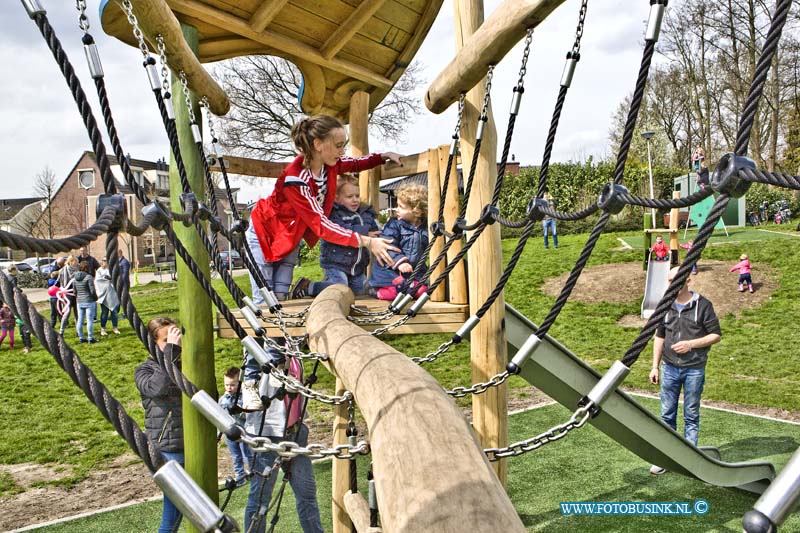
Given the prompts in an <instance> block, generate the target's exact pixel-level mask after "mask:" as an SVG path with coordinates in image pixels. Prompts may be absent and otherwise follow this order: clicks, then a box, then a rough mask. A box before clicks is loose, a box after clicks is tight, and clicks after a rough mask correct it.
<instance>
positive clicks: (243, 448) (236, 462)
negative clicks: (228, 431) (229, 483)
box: [225, 435, 253, 481]
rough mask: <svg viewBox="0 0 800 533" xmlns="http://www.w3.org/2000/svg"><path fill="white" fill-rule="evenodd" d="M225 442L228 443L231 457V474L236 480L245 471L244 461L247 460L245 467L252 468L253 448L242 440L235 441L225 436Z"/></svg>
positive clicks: (240, 477)
mask: <svg viewBox="0 0 800 533" xmlns="http://www.w3.org/2000/svg"><path fill="white" fill-rule="evenodd" d="M225 444H227V445H228V451H229V452H231V459H233V475H234V477H235V479H236V481H239V480H240V479H242V478H244V476H245V474H246V473H247V472H246V471H245V469H244V461H245V459H246V460H247V467H248V468H249V469H250V470H252V469H253V450H252V449H251V448H250V446H248V445H247V444H245V443H244V442H242V441H239V442H236V441H235V440H231V439H229V438H228V436H227V435H226V436H225Z"/></svg>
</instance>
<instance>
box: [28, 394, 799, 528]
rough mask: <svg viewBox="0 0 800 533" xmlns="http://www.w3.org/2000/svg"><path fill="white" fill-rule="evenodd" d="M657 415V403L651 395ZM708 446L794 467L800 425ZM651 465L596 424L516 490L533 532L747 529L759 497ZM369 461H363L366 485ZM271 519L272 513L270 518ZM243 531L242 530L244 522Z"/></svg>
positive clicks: (731, 431) (289, 509)
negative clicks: (692, 511) (627, 505)
mask: <svg viewBox="0 0 800 533" xmlns="http://www.w3.org/2000/svg"><path fill="white" fill-rule="evenodd" d="M643 403H644V404H645V405H646V406H647V407H648V408H649V409H651V410H657V409H658V402H657V401H655V400H649V399H645V400H644V401H643ZM568 416H569V412H568V411H567V410H566V409H564V408H563V407H560V406H557V405H552V406H548V407H544V408H540V409H535V410H533V411H528V412H525V413H520V414H517V415H514V416H512V417H511V418H510V423H509V430H510V433H511V438H512V440H522V439H525V438H528V437H530V436H532V434H534V433H540V432H542V431H544V430H545V429H547V428H548V427H551V426H553V425H556V424H559V423H562V422H563V421H564V420H565V419H566V418H567V417H568ZM702 417H703V418H702V430H703V432H702V436H701V442H702V443H703V444H710V445H715V446H718V447H719V448H720V451H721V453H722V458H723V460H728V461H752V460H767V461H771V462H773V463H774V464H775V465H776V466H777V467H778V468H780V466H782V465H783V464H785V463H786V461H787V460H788V459H789V457H790V456H791V453H792V452H793V451H794V449H795V448H796V447H797V445H798V440H799V439H800V426H796V425H792V424H787V423H781V422H775V421H770V420H764V419H759V418H754V417H750V416H746V415H737V414H732V413H726V412H720V411H715V410H710V409H703V413H702ZM649 466H650V465H647V464H645V463H644V462H643V461H641V460H640V459H639V458H638V457H636V456H634V455H633V454H631V453H630V452H628V451H626V450H625V449H624V448H622V447H620V446H619V445H617V444H616V442H614V441H613V440H611V439H610V438H608V437H606V436H605V435H604V434H603V433H601V432H599V431H597V430H595V429H594V428H593V427H587V428H585V429H582V430H579V431H576V432H573V433H571V434H570V435H569V436H568V437H567V438H565V439H563V440H561V441H559V442H557V443H553V444H551V445H548V446H545V447H544V448H542V449H541V450H538V451H535V452H531V453H528V454H526V455H524V456H521V457H517V458H512V459H510V460H509V473H508V479H509V483H508V492H509V496H510V497H511V500H512V502H514V505H515V507H516V509H517V512H518V513H519V515H520V517H521V518H522V520H523V522H524V523H525V525H526V526H527V528H528V530H529V531H554V532H560V531H568V530H572V531H592V532H595V531H608V532H612V531H613V532H628V531H630V532H640V531H660V532H670V531H675V532H683V531H740V530H741V519H742V515H743V514H744V513H745V512H746V511H747V510H748V509H749V508H750V507H751V506H752V505H753V503H755V500H756V496H755V495H752V494H749V493H746V492H743V491H740V490H737V489H723V488H717V487H712V486H709V485H706V484H704V483H702V482H700V481H697V480H694V479H689V478H686V477H683V476H680V475H678V474H670V473H667V474H665V475H663V476H652V475H650V474H649V473H648V468H649ZM365 467H366V462H362V463H361V464H360V465H359V479H360V482H361V483H363V482H364V478H365V470H364V468H365ZM316 476H317V484H318V494H319V503H320V508H321V514H322V523H323V524H328V525H329V524H330V463H329V462H323V463H318V464H317V465H316ZM698 498H702V499H704V500H706V501H707V502H708V503H709V506H710V510H709V512H708V513H707V514H706V515H703V516H679V517H676V516H651V517H641V516H563V515H562V514H561V511H560V507H559V503H560V502H577V501H581V502H587V501H591V502H633V501H637V502H665V501H677V502H685V501H689V502H692V501H694V500H696V499H698ZM245 499H246V492H245V491H244V490H240V491H236V493H235V494H234V498H233V499H232V500H231V504H230V506H229V508H228V509H227V512H229V513H230V514H232V516H234V518H236V519H237V520H242V518H243V516H244V504H245ZM160 512H161V509H160V502H152V503H148V504H143V505H137V506H134V507H129V508H126V509H122V510H118V511H112V512H108V513H103V514H99V515H95V516H92V517H87V518H82V519H79V520H74V521H71V522H67V523H64V524H59V525H55V526H50V527H46V528H41V529H39V530H38V531H42V532H46V533H93V532H97V533H123V532H139V531H145V530H147V531H153V530H154V529H155V528H156V527H157V524H158V520H159V517H160ZM280 514H281V518H280V521H279V524H278V527H277V528H276V531H277V532H295V531H300V527H299V524H298V522H297V513H296V512H295V510H294V499H293V495H292V491H291V490H289V489H287V491H286V497H285V501H284V503H283V506H282V508H281V513H280ZM270 516H271V515H270ZM240 525H242V524H241V523H240ZM799 528H800V517H798V516H797V515H793V516H792V517H790V519H789V520H788V521H787V522H786V523H785V524H784V527H783V529H782V531H797V530H798V529H799Z"/></svg>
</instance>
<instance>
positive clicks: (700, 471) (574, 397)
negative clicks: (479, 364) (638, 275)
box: [505, 262, 775, 494]
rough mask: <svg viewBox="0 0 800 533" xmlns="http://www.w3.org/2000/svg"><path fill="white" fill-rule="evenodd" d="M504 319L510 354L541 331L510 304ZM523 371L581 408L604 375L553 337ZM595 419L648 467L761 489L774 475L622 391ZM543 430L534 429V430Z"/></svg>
mask: <svg viewBox="0 0 800 533" xmlns="http://www.w3.org/2000/svg"><path fill="white" fill-rule="evenodd" d="M665 263H666V264H667V265H669V263H668V262H665ZM505 323H506V339H507V342H508V344H509V358H511V357H513V354H514V353H515V352H516V348H517V347H519V346H521V345H522V343H524V342H525V340H526V339H527V338H528V337H529V336H530V335H531V334H532V333H533V332H534V331H536V326H535V325H534V324H533V323H532V322H531V321H530V320H528V319H527V318H526V317H525V316H523V315H522V314H521V313H519V312H518V311H517V310H516V309H514V308H513V307H511V306H510V305H506V319H505ZM520 376H521V377H522V378H523V379H525V380H526V381H528V382H529V383H530V384H531V385H534V386H535V387H537V388H538V389H540V390H541V391H542V392H544V393H545V394H547V395H548V396H550V397H551V398H553V399H554V400H556V401H557V402H559V403H560V404H561V405H564V406H565V407H567V409H569V410H571V411H574V410H575V409H576V408H577V406H578V401H579V400H580V399H581V398H583V397H584V396H585V395H586V394H588V393H589V391H590V390H591V389H592V387H593V386H594V385H595V384H596V383H597V382H598V380H599V379H600V377H601V376H600V374H598V373H597V372H595V370H594V369H592V368H591V367H590V366H589V365H587V364H586V363H584V362H583V361H582V360H581V359H580V358H578V357H577V356H576V355H575V354H573V353H572V352H570V351H569V350H568V349H567V348H565V347H564V346H562V345H561V344H559V343H558V342H557V341H555V340H554V339H552V338H551V337H549V336H547V337H545V339H544V340H543V341H542V342H541V343H540V345H539V346H538V347H537V348H536V350H534V352H533V354H532V355H531V357H530V359H529V360H528V361H527V362H526V363H525V365H524V366H523V367H522V372H521V374H520ZM681 409H682V408H681ZM590 422H591V424H593V425H594V426H595V427H596V428H597V429H599V430H600V431H602V432H603V433H605V434H606V435H608V436H609V437H611V438H612V439H614V440H616V441H617V442H619V443H620V444H621V445H623V446H624V447H625V448H627V449H628V450H630V451H631V452H633V453H635V454H636V455H638V456H639V457H641V458H642V460H643V465H642V467H643V468H644V467H649V465H650V464H657V465H659V466H662V467H664V468H666V469H667V470H669V471H671V472H678V473H680V474H683V475H686V476H692V477H695V478H697V479H699V480H701V481H704V482H706V483H710V484H712V485H717V486H720V487H738V488H740V489H743V490H747V491H750V492H754V493H759V494H760V493H761V492H763V491H764V489H765V488H766V487H767V486H768V485H769V483H770V481H771V480H772V478H773V477H774V476H775V469H774V467H773V466H772V464H771V463H767V462H752V463H724V462H722V461H720V460H719V452H718V451H717V450H716V449H715V448H697V447H696V446H694V445H692V444H691V443H689V442H688V441H687V440H685V439H684V438H683V437H682V436H681V435H678V434H677V433H676V432H674V431H673V430H672V429H671V428H670V427H668V426H667V425H666V424H664V423H663V422H662V421H661V419H660V418H659V417H658V416H655V415H653V414H652V413H651V412H650V411H648V410H647V409H645V408H644V407H642V406H641V405H639V404H638V403H637V402H636V401H635V400H634V399H633V398H632V397H630V396H628V395H627V394H625V393H624V392H622V391H615V392H614V393H613V394H612V395H611V396H610V397H609V398H608V400H606V402H605V404H604V405H603V407H602V409H601V411H600V413H599V414H598V415H597V416H596V417H595V418H593V419H591V421H590ZM544 429H545V428H538V429H535V430H532V432H531V434H533V433H536V432H538V431H540V430H541V431H543V430H544ZM575 431H581V430H580V429H577V430H575ZM567 438H569V437H567ZM556 446H557V445H556ZM597 463H598V465H599V467H600V468H602V464H603V459H602V457H598V458H597Z"/></svg>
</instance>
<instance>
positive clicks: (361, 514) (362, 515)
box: [344, 490, 383, 533]
mask: <svg viewBox="0 0 800 533" xmlns="http://www.w3.org/2000/svg"><path fill="white" fill-rule="evenodd" d="M344 506H345V509H347V514H348V515H350V520H352V522H353V526H355V528H356V531H364V532H365V533H381V532H382V531H383V530H382V529H381V528H379V527H370V525H369V504H368V503H367V500H365V499H364V497H363V496H362V495H361V494H360V493H358V492H355V493H353V492H350V491H349V490H348V491H347V493H346V494H345V495H344Z"/></svg>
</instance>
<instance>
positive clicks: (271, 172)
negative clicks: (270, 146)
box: [209, 155, 290, 178]
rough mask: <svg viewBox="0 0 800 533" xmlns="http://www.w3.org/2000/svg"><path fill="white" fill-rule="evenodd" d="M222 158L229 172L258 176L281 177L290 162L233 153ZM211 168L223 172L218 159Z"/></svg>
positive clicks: (213, 170)
mask: <svg viewBox="0 0 800 533" xmlns="http://www.w3.org/2000/svg"><path fill="white" fill-rule="evenodd" d="M222 159H223V160H224V161H225V169H226V170H227V171H228V173H229V174H240V175H242V176H255V177H258V178H279V177H280V175H281V172H283V169H284V168H286V165H288V164H289V163H290V162H289V161H262V160H261V159H250V158H248V157H236V156H232V155H226V156H223V157H222ZM209 168H210V169H211V171H212V172H222V169H221V168H220V166H219V162H218V161H217V162H215V163H214V164H213V165H209Z"/></svg>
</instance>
